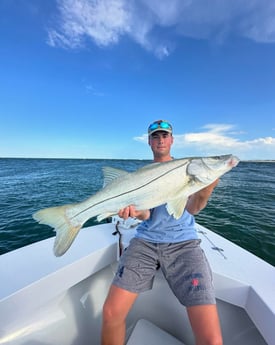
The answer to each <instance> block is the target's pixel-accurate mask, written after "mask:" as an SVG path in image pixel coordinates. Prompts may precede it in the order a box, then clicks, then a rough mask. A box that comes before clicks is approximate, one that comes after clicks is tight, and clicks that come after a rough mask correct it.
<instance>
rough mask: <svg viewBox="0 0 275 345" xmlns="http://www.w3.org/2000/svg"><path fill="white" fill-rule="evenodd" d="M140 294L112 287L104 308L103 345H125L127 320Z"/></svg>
mask: <svg viewBox="0 0 275 345" xmlns="http://www.w3.org/2000/svg"><path fill="white" fill-rule="evenodd" d="M137 296H138V294H137V293H133V292H129V291H127V290H124V289H121V288H119V287H117V286H115V285H111V287H110V290H109V294H108V296H107V298H106V301H105V303H104V306H103V320H102V331H101V344H102V345H123V344H124V341H125V320H126V317H127V315H128V312H129V310H130V309H131V307H132V305H133V304H134V302H135V300H136V298H137Z"/></svg>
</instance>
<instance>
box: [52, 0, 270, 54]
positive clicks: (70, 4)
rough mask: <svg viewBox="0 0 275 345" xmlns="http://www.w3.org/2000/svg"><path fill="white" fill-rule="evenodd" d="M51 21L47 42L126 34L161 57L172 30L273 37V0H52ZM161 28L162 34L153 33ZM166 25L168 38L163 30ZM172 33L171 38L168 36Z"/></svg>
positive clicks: (109, 39) (217, 36)
mask: <svg viewBox="0 0 275 345" xmlns="http://www.w3.org/2000/svg"><path fill="white" fill-rule="evenodd" d="M57 3H58V10H59V13H58V15H57V21H56V24H55V27H52V28H50V29H49V31H48V44H50V45H51V46H62V47H65V48H77V47H81V46H84V45H85V44H86V43H87V42H86V40H87V39H88V40H92V41H93V42H94V43H95V44H97V45H98V46H101V47H102V46H108V45H112V44H116V43H118V42H119V40H120V38H121V37H122V36H124V35H127V36H128V37H130V38H131V39H133V40H134V41H136V42H137V43H138V44H140V45H141V46H142V47H143V48H145V49H147V50H149V51H152V52H154V54H155V55H156V56H157V57H159V58H163V57H166V56H168V55H169V54H170V53H171V51H172V50H173V47H174V42H175V41H176V39H175V36H178V35H180V36H184V37H192V38H198V39H214V40H218V41H220V40H223V39H225V38H226V36H227V35H229V34H235V35H239V36H242V37H246V38H249V39H252V40H255V41H257V42H275V21H274V17H275V2H274V0H264V1H263V0H238V1H228V0H218V1H217V0H196V1H195V0H57ZM158 29H162V35H159V34H158ZM165 29H169V30H166V31H167V32H168V31H169V39H168V38H166V39H165V38H164V35H163V30H165ZM173 37H174V39H173Z"/></svg>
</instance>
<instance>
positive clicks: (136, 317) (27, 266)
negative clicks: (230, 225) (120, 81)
mask: <svg viewBox="0 0 275 345" xmlns="http://www.w3.org/2000/svg"><path fill="white" fill-rule="evenodd" d="M120 230H121V233H122V244H123V245H124V246H127V243H128V242H129V239H130V238H131V236H133V232H134V229H131V230H126V229H125V228H123V227H120ZM197 230H198V234H199V237H200V238H201V239H202V244H201V245H202V248H203V249H204V251H205V252H206V255H207V257H208V260H209V261H210V264H211V267H212V270H213V274H214V284H215V290H216V296H217V305H218V310H219V314H220V320H221V327H222V333H223V338H224V345H229V344H230V345H235V344H238V345H248V344H249V345H263V344H269V345H274V344H275V268H274V267H273V266H272V265H270V264H268V263H266V262H265V261H263V260H261V259H259V258H258V257H256V256H254V255H253V254H251V253H249V252H247V251H246V250H244V249H242V248H240V247H238V246H237V245H235V244H233V243H232V242H230V241H228V240H226V239H224V238H223V237H221V236H219V235H217V234H215V233H213V232H212V231H210V230H208V229H206V228H204V227H202V226H200V225H197ZM114 231H115V224H114V223H108V224H100V225H96V226H92V227H88V228H84V229H82V230H81V232H80V234H79V235H78V237H77V238H76V240H75V242H74V243H73V245H72V247H71V248H70V249H69V251H68V252H67V253H66V254H65V255H63V256H62V257H60V258H56V257H55V256H54V255H53V252H52V248H53V238H50V239H47V240H43V241H41V242H37V243H34V244H32V245H29V246H26V247H23V248H20V249H18V250H14V251H12V252H9V253H7V254H4V255H2V256H0V277H1V285H0V300H1V301H0V344H13V345H19V344H20V345H23V344H24V345H51V344H54V345H56V344H58V345H85V344H89V345H91V344H100V328H101V310H102V305H103V302H104V300H105V297H106V294H107V291H108V289H109V286H110V284H111V281H112V278H113V275H114V273H115V271H116V267H117V260H118V256H119V245H118V243H119V237H118V236H114V235H113V232H114ZM138 344H139V345H141V344H145V345H156V344H157V345H162V344H167V345H176V344H177V345H180V344H185V345H191V344H194V338H193V335H192V331H191V328H190V325H189V321H188V318H187V315H186V311H185V308H184V307H182V306H181V305H180V303H179V302H178V301H177V299H176V298H175V296H174V295H173V294H172V292H171V291H170V289H169V287H168V285H167V283H166V281H165V280H164V278H163V276H162V273H161V270H159V271H158V273H157V276H156V279H155V281H154V286H153V289H152V290H151V291H148V292H146V293H143V294H141V295H140V296H139V297H138V299H137V301H136V303H135V305H134V307H133V309H132V310H131V312H130V314H129V315H128V318H127V345H138Z"/></svg>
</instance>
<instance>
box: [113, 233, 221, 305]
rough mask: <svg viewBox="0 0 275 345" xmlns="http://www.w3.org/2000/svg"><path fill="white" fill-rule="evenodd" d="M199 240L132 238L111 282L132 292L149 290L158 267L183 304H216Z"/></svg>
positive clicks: (208, 269)
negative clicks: (155, 240) (158, 240)
mask: <svg viewBox="0 0 275 345" xmlns="http://www.w3.org/2000/svg"><path fill="white" fill-rule="evenodd" d="M200 242H201V241H200V240H191V241H185V242H180V243H151V242H147V241H144V240H141V239H138V238H133V239H132V240H131V242H130V244H129V246H128V248H127V249H126V250H125V251H124V252H123V254H122V256H121V258H120V262H119V266H118V270H117V273H116V275H115V277H114V280H113V284H114V285H116V286H118V287H120V288H122V289H125V290H128V291H131V292H135V293H140V292H144V291H146V290H150V289H152V286H153V281H154V277H155V273H156V270H157V269H158V268H159V267H160V268H161V270H162V272H163V274H164V277H165V278H166V280H167V282H168V284H169V286H170V288H171V289H172V291H173V293H174V294H175V295H176V297H177V298H178V300H179V301H180V302H181V303H182V304H183V305H184V306H186V307H189V306H195V305H202V304H215V303H216V300H215V294H214V287H213V281H212V272H211V269H210V266H209V263H208V261H207V259H206V256H205V254H204V252H203V250H202V249H201V247H200Z"/></svg>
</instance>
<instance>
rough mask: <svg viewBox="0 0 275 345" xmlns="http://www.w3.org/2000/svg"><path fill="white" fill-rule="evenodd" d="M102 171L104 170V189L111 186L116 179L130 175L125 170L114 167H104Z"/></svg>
mask: <svg viewBox="0 0 275 345" xmlns="http://www.w3.org/2000/svg"><path fill="white" fill-rule="evenodd" d="M102 170H103V175H104V182H103V187H105V186H106V185H107V184H109V183H110V182H112V181H113V180H115V179H116V178H118V177H120V176H124V175H128V174H129V173H128V172H127V171H125V170H122V169H117V168H113V167H103V168H102Z"/></svg>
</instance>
